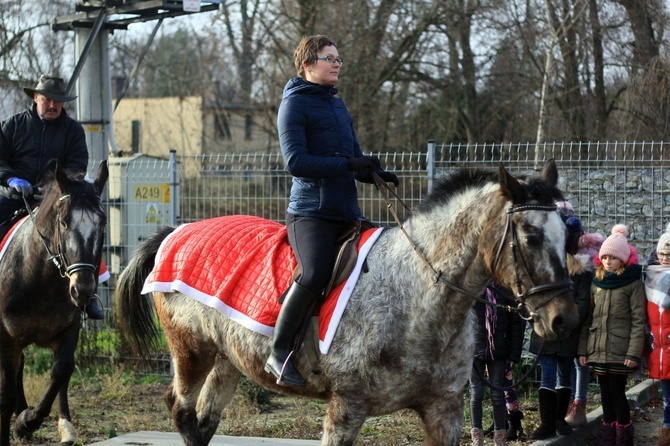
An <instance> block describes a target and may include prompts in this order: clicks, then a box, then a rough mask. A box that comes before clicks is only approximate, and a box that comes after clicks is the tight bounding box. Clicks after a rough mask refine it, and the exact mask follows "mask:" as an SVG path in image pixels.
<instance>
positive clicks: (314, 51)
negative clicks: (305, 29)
mask: <svg viewBox="0 0 670 446" xmlns="http://www.w3.org/2000/svg"><path fill="white" fill-rule="evenodd" d="M324 46H334V47H337V45H336V44H335V42H333V41H332V40H330V39H329V38H328V37H326V36H324V35H321V34H317V35H315V36H305V37H303V38H302V40H300V43H299V44H298V47H297V48H296V49H295V51H294V52H293V64H294V65H295V69H296V71H297V72H298V76H300V77H302V78H304V77H305V67H303V66H302V63H303V62H306V63H307V65H311V64H313V63H316V56H318V53H319V51H321V48H323V47H324Z"/></svg>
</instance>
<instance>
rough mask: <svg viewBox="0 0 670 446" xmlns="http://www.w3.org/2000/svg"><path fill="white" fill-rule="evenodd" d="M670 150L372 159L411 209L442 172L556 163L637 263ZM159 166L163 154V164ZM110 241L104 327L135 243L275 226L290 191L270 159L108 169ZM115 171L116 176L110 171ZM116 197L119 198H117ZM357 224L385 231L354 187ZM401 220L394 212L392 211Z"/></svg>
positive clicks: (374, 202) (173, 158) (493, 150)
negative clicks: (623, 230)
mask: <svg viewBox="0 0 670 446" xmlns="http://www.w3.org/2000/svg"><path fill="white" fill-rule="evenodd" d="M669 149H670V143H667V142H609V143H600V142H598V143H546V144H541V145H536V144H475V145H466V144H447V143H436V142H434V141H428V143H427V145H426V149H425V151H422V152H402V153H373V154H374V155H377V156H378V157H379V158H380V159H381V161H382V164H383V165H384V166H385V168H386V169H388V170H392V171H394V172H395V173H396V174H397V175H398V177H399V178H400V187H399V188H398V195H399V196H400V198H401V199H402V200H403V201H404V202H405V203H406V204H407V205H408V206H409V207H410V208H414V207H416V206H417V205H418V204H419V203H420V202H421V200H422V199H423V198H424V197H425V196H426V194H427V193H428V191H429V190H430V188H431V187H432V184H433V183H434V182H435V181H437V180H438V179H439V178H440V177H441V176H443V175H445V174H447V173H448V172H449V171H451V170H454V169H457V168H461V167H465V168H486V169H497V168H498V166H499V165H500V164H502V165H504V166H505V168H507V169H508V170H509V171H510V172H511V173H513V174H535V173H537V172H538V171H539V170H540V169H541V168H542V166H543V165H544V163H545V162H546V160H548V159H551V158H553V159H555V160H556V163H557V165H558V168H559V174H560V179H559V186H560V187H561V189H562V190H563V191H564V194H565V197H566V199H568V200H569V201H570V202H571V203H572V205H573V206H574V208H575V211H576V213H577V215H578V216H579V217H580V218H581V219H582V223H583V226H584V228H585V230H587V231H589V232H600V233H602V234H603V235H608V234H609V231H610V229H611V227H612V226H613V225H614V224H616V223H623V224H626V225H627V226H628V227H629V230H630V235H629V241H630V243H631V244H632V245H633V246H636V247H637V248H638V250H639V251H640V253H641V258H642V259H644V255H646V253H647V252H648V251H649V250H650V249H651V247H652V246H653V245H654V244H655V242H656V240H657V239H658V237H659V235H660V234H661V233H662V232H663V230H664V229H665V226H666V224H667V223H669V222H670V219H669V218H668V217H669V215H670V187H668V184H669V183H668V180H670V171H669V167H670V162H669V161H670V152H668V150H669ZM166 156H167V154H166ZM110 165H115V166H117V167H115V168H114V169H112V172H111V174H110V182H109V188H108V189H109V200H108V202H107V209H108V212H109V215H110V228H109V230H108V233H109V234H110V241H109V243H108V246H107V247H106V250H105V258H106V259H111V260H108V262H109V263H110V264H111V266H112V267H111V268H110V269H111V270H112V275H113V277H112V279H111V280H110V281H109V283H108V284H106V285H105V286H104V287H102V289H101V291H102V292H101V296H102V297H103V303H104V307H105V308H106V309H107V312H106V313H107V320H106V321H105V322H104V324H102V325H103V326H109V325H113V324H112V323H111V321H112V320H113V315H112V309H113V305H112V302H111V297H110V296H111V294H112V291H113V286H114V280H115V275H116V274H118V273H119V272H120V271H122V270H123V268H124V267H125V265H126V264H127V259H128V256H129V255H130V254H131V253H132V250H133V249H134V247H135V246H136V245H137V243H139V241H141V240H142V239H144V238H146V237H148V236H149V235H150V234H151V233H153V232H155V231H156V230H157V229H158V228H159V227H161V226H163V225H166V224H171V225H177V224H181V223H185V222H191V221H196V220H200V219H205V218H211V217H217V216H221V215H232V214H251V215H256V216H260V217H264V218H268V219H271V220H275V221H279V222H283V221H284V216H285V209H286V207H287V204H288V201H287V197H288V193H289V190H290V186H291V178H290V175H288V174H287V173H286V171H285V170H284V166H283V161H282V158H281V155H280V154H279V153H250V154H216V155H201V156H177V155H176V154H175V153H174V152H172V153H170V157H169V159H156V158H151V157H145V156H134V157H132V158H130V159H120V160H119V159H116V160H114V159H110ZM119 166H120V167H119ZM124 191H125V192H124ZM359 197H360V205H361V208H362V210H363V212H364V214H365V215H366V216H367V217H368V218H369V219H371V220H372V221H374V222H376V223H378V224H381V225H389V226H390V225H393V224H394V222H393V218H392V216H391V214H390V212H389V211H388V209H387V207H386V204H385V203H384V200H383V198H382V196H381V195H380V194H379V192H378V191H377V190H376V188H375V187H374V186H372V185H368V184H359ZM396 210H397V211H398V213H399V214H400V215H401V216H403V208H402V206H401V205H396Z"/></svg>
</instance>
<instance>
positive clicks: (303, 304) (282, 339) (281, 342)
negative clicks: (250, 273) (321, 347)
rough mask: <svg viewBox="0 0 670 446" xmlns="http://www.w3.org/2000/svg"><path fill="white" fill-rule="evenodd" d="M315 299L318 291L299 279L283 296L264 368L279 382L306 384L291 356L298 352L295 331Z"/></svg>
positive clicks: (299, 385)
mask: <svg viewBox="0 0 670 446" xmlns="http://www.w3.org/2000/svg"><path fill="white" fill-rule="evenodd" d="M315 301H316V295H314V294H313V293H312V292H311V291H309V290H308V289H307V288H305V287H303V286H302V285H300V284H299V283H297V282H293V285H291V288H290V289H289V290H288V292H287V293H286V297H284V303H283V304H282V306H281V309H280V310H279V316H277V324H276V325H275V331H274V335H273V337H272V353H271V354H270V357H269V358H268V360H267V362H266V363H265V371H266V372H268V373H272V374H273V375H274V376H275V377H276V378H277V384H279V385H290V386H297V387H305V385H306V383H305V379H304V378H303V377H302V375H300V372H299V371H298V370H297V369H296V368H295V367H294V366H293V363H292V362H291V357H292V356H293V354H294V353H295V351H294V347H293V344H294V342H295V338H296V335H297V334H298V331H299V330H300V327H301V326H302V325H303V322H304V320H305V318H306V317H307V316H308V313H309V312H310V311H312V309H313V306H312V304H313V303H314V302H315Z"/></svg>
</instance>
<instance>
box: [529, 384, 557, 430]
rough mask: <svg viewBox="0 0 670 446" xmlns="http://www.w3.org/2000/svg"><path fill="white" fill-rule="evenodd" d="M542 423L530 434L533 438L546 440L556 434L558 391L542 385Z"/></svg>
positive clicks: (539, 392)
mask: <svg viewBox="0 0 670 446" xmlns="http://www.w3.org/2000/svg"><path fill="white" fill-rule="evenodd" d="M538 399H539V401H540V425H539V426H538V427H537V429H535V431H534V432H533V433H532V434H530V438H532V439H533V440H545V439H547V438H551V437H555V436H556V391H554V390H551V389H547V388H545V387H540V390H539V391H538Z"/></svg>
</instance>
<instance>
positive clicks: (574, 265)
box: [567, 253, 596, 277]
mask: <svg viewBox="0 0 670 446" xmlns="http://www.w3.org/2000/svg"><path fill="white" fill-rule="evenodd" d="M567 264H568V274H569V275H570V277H574V276H576V275H577V274H582V273H585V272H590V273H592V272H594V271H595V269H596V268H595V265H594V264H593V261H592V259H591V256H590V255H589V254H580V253H577V254H575V255H571V254H567Z"/></svg>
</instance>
